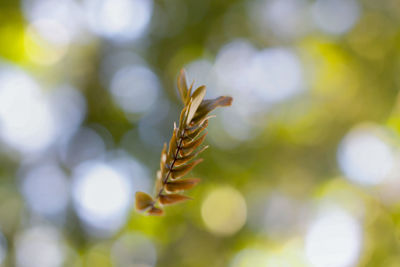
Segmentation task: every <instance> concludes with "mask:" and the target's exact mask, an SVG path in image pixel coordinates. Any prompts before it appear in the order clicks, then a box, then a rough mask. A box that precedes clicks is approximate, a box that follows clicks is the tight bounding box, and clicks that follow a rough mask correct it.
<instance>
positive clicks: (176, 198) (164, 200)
mask: <svg viewBox="0 0 400 267" xmlns="http://www.w3.org/2000/svg"><path fill="white" fill-rule="evenodd" d="M189 199H192V198H190V197H188V196H184V195H180V194H165V195H164V194H163V195H160V203H161V205H164V206H165V205H171V204H176V203H179V202H183V201H186V200H189Z"/></svg>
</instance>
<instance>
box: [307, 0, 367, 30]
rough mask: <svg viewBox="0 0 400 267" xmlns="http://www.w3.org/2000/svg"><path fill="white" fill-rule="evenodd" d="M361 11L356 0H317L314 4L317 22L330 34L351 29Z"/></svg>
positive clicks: (313, 12)
mask: <svg viewBox="0 0 400 267" xmlns="http://www.w3.org/2000/svg"><path fill="white" fill-rule="evenodd" d="M360 12H361V11H360V6H359V4H358V3H357V1H355V0H317V1H316V2H315V3H314V5H313V6H312V17H313V19H314V22H315V24H316V25H317V27H318V28H320V29H321V30H323V31H324V32H326V33H329V34H342V33H345V32H347V31H348V30H350V29H351V28H352V27H353V26H354V24H355V23H356V21H357V20H358V18H359V16H360Z"/></svg>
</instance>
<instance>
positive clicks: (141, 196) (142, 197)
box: [135, 192, 154, 211]
mask: <svg viewBox="0 0 400 267" xmlns="http://www.w3.org/2000/svg"><path fill="white" fill-rule="evenodd" d="M135 198H136V209H137V210H139V211H144V210H146V209H148V208H150V207H152V206H153V203H154V200H153V198H152V197H151V196H150V195H148V194H147V193H144V192H136V195H135Z"/></svg>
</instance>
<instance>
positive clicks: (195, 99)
mask: <svg viewBox="0 0 400 267" xmlns="http://www.w3.org/2000/svg"><path fill="white" fill-rule="evenodd" d="M205 95H206V87H205V86H200V87H199V88H197V89H196V91H194V92H193V95H192V96H191V99H192V103H191V105H190V106H189V113H188V117H187V121H186V124H190V122H191V120H192V118H193V116H194V114H195V113H196V111H197V108H198V107H199V106H200V103H201V101H203V98H204V96H205Z"/></svg>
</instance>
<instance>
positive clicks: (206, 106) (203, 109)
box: [193, 96, 233, 122]
mask: <svg viewBox="0 0 400 267" xmlns="http://www.w3.org/2000/svg"><path fill="white" fill-rule="evenodd" d="M232 101H233V98H232V97H230V96H220V97H217V98H215V99H207V100H203V101H202V102H201V104H200V106H199V107H198V109H197V111H196V114H195V116H194V117H193V121H194V122H199V121H201V120H202V118H205V116H207V114H208V113H210V112H211V111H213V110H214V109H216V108H217V107H226V106H230V105H232Z"/></svg>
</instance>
